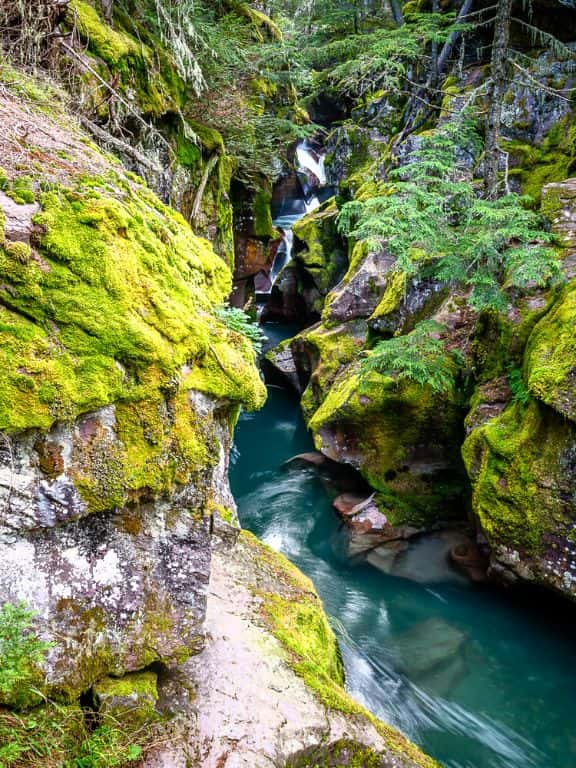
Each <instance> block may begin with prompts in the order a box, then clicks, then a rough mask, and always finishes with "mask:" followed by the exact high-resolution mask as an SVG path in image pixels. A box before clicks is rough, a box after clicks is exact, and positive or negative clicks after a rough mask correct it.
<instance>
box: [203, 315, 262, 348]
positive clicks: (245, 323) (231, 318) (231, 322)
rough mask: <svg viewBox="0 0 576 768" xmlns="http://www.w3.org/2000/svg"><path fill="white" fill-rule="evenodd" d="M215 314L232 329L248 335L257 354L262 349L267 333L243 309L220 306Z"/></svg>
mask: <svg viewBox="0 0 576 768" xmlns="http://www.w3.org/2000/svg"><path fill="white" fill-rule="evenodd" d="M215 314H216V317H217V318H218V320H220V321H221V322H223V323H224V325H225V326H226V327H227V328H229V329H230V330H231V331H234V332H235V333H240V334H242V335H243V336H246V338H247V339H249V340H250V342H251V344H252V346H253V347H254V351H255V352H256V354H259V353H260V352H261V351H262V344H263V343H264V341H265V340H266V334H265V333H264V332H263V330H262V328H261V327H260V326H259V325H258V324H257V323H253V322H252V321H251V320H250V317H249V316H248V315H247V314H246V312H244V310H243V309H237V308H236V307H229V306H223V307H218V309H217V310H216V312H215Z"/></svg>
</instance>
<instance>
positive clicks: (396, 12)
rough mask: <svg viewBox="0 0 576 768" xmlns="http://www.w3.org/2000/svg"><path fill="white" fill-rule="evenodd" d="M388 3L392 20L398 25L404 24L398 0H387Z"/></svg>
mask: <svg viewBox="0 0 576 768" xmlns="http://www.w3.org/2000/svg"><path fill="white" fill-rule="evenodd" d="M389 3H390V10H391V11H392V16H393V17H394V21H395V22H396V24H398V26H399V27H401V26H402V24H404V14H403V13H402V6H401V5H400V0H389Z"/></svg>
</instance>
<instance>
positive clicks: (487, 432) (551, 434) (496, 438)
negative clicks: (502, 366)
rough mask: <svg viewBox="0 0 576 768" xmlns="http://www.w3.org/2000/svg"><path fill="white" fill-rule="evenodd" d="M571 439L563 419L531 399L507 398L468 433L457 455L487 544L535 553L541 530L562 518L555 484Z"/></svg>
mask: <svg viewBox="0 0 576 768" xmlns="http://www.w3.org/2000/svg"><path fill="white" fill-rule="evenodd" d="M572 440H573V432H572V427H571V426H570V424H569V422H566V421H564V420H562V419H561V417H559V416H557V415H556V414H554V412H553V411H550V410H548V409H546V407H545V406H542V405H540V404H539V403H537V402H536V401H534V400H532V401H531V402H530V403H529V404H528V405H527V406H522V405H521V404H519V403H513V404H512V405H510V406H508V408H506V410H505V411H504V412H503V413H502V414H501V415H500V416H498V417H496V418H494V419H492V420H490V421H488V422H487V423H486V424H484V425H482V426H481V427H478V428H477V429H475V430H473V431H472V432H471V434H470V435H469V437H468V438H467V440H466V442H465V443H464V446H463V449H462V454H463V457H464V461H465V464H466V468H467V470H468V473H469V475H470V477H471V479H472V483H473V497H472V503H473V509H474V513H475V514H476V515H477V517H478V519H479V521H480V524H481V526H482V530H483V531H484V533H485V535H486V537H487V538H488V541H489V542H490V543H492V544H505V545H507V546H509V547H512V548H513V549H517V550H520V551H522V552H524V553H528V554H531V555H536V554H538V552H539V551H540V549H541V547H542V546H543V536H544V534H545V533H546V532H547V531H554V529H555V528H557V526H558V523H559V522H561V521H562V520H563V519H564V513H563V509H564V505H563V502H562V499H561V498H559V497H558V494H557V492H556V489H557V488H558V487H562V485H563V475H564V469H563V467H562V456H563V453H564V451H568V450H569V449H570V446H571V444H572V442H571V441H572Z"/></svg>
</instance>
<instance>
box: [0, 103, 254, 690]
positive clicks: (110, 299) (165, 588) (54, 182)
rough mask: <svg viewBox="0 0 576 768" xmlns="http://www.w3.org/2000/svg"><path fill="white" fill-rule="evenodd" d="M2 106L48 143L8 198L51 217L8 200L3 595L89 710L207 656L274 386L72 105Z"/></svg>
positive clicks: (170, 229)
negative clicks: (210, 590) (244, 468)
mask: <svg viewBox="0 0 576 768" xmlns="http://www.w3.org/2000/svg"><path fill="white" fill-rule="evenodd" d="M2 99H3V101H2V102H0V114H4V112H8V113H9V114H10V116H11V119H13V120H19V119H21V120H25V121H26V124H27V125H28V126H29V129H28V134H27V140H26V142H25V144H23V146H22V147H21V150H20V151H19V153H18V155H14V154H12V155H10V154H9V155H7V156H6V158H5V166H6V167H5V169H4V174H5V177H6V178H5V183H4V187H5V190H8V191H10V190H15V189H17V188H18V180H19V179H20V178H21V177H25V178H26V179H27V182H26V184H27V188H29V189H31V190H32V192H33V194H34V196H35V198H36V201H37V206H38V209H37V210H36V211H35V212H33V213H32V217H31V219H30V222H29V223H26V226H24V227H19V226H16V225H15V223H14V222H15V217H14V215H13V213H14V212H13V209H12V207H10V206H12V205H13V204H14V202H15V201H14V199H13V198H10V197H8V198H5V197H2V198H0V205H2V211H5V213H2V212H1V211H0V275H1V279H0V304H1V307H0V361H1V364H2V369H3V376H2V382H1V384H0V431H1V434H2V438H1V441H0V479H1V480H0V509H1V512H0V592H1V594H2V602H11V603H17V602H19V601H21V600H22V601H24V602H26V603H27V604H29V605H30V606H31V607H32V608H34V609H35V610H36V611H37V613H38V614H39V615H38V620H37V624H38V630H39V631H40V632H41V634H42V635H43V636H44V637H46V639H49V640H52V639H54V640H55V644H54V647H53V648H52V650H51V651H50V654H49V657H48V663H47V670H46V673H47V678H46V682H47V690H48V692H49V693H52V694H53V695H57V696H59V697H61V698H63V699H65V700H75V699H76V698H77V696H78V695H79V694H80V693H81V692H83V691H86V690H87V689H88V688H90V686H91V685H92V684H93V683H94V681H95V680H97V679H99V678H102V677H105V676H107V675H109V674H112V675H123V674H124V673H126V672H131V671H137V670H140V669H143V668H145V667H147V666H149V665H150V664H151V663H153V662H155V661H160V662H162V663H163V664H164V665H166V666H172V665H174V664H177V663H179V662H181V661H182V660H183V659H184V658H186V657H187V656H188V655H190V654H191V653H194V652H195V651H197V650H198V649H199V648H200V647H201V644H202V622H203V618H204V612H205V603H206V585H207V582H208V576H209V568H210V550H211V542H210V532H211V528H212V526H211V517H212V514H213V511H214V509H217V508H220V507H222V508H228V509H230V508H233V506H234V505H233V501H232V499H231V497H230V492H229V489H228V483H227V451H228V448H229V446H230V440H231V428H232V426H233V424H234V421H235V419H236V417H237V414H238V409H239V407H240V405H244V406H245V407H247V408H254V407H258V405H259V404H261V403H262V402H263V400H264V398H265V388H264V385H263V384H262V382H261V381H260V377H259V375H258V372H257V369H256V367H255V365H254V361H255V354H254V351H253V349H252V347H251V344H250V342H249V341H248V339H246V338H245V337H244V336H242V335H240V334H238V333H236V332H235V331H233V330H231V329H229V328H228V327H227V326H226V325H225V323H224V322H223V321H222V320H219V319H218V316H217V313H216V310H217V308H218V307H219V306H220V305H221V304H222V302H224V301H225V299H226V297H227V295H228V293H229V291H230V287H231V274H230V271H229V269H228V268H227V267H226V265H225V264H224V262H223V260H222V259H221V258H220V257H219V256H218V255H217V254H216V253H214V251H213V250H212V247H211V245H210V244H209V243H208V242H207V241H206V240H204V239H202V238H199V237H197V236H196V235H195V234H194V233H193V232H192V230H191V228H190V226H189V225H188V224H187V223H186V221H185V220H184V219H183V217H182V216H181V215H180V214H178V213H176V212H175V211H174V210H172V209H170V208H168V207H167V206H165V205H163V204H162V203H161V202H160V200H159V199H158V198H157V197H156V196H155V195H154V194H153V193H152V192H151V191H150V190H149V189H148V188H147V187H146V186H145V185H144V183H143V182H142V180H141V179H139V178H137V177H135V176H134V175H133V174H130V173H127V172H124V171H123V169H122V167H121V166H120V165H119V164H118V162H117V161H114V160H113V159H112V158H110V157H109V156H106V155H104V154H102V153H101V152H99V151H98V150H97V149H96V148H95V147H94V145H92V144H91V142H90V141H89V139H88V138H87V137H86V136H85V135H84V134H83V133H82V132H81V131H80V130H79V129H78V128H77V126H76V124H75V123H74V121H73V120H72V119H71V118H70V117H69V116H67V115H66V113H65V111H64V110H63V109H62V108H60V107H59V106H58V103H57V101H56V100H55V101H54V103H52V104H51V105H50V109H51V114H47V112H46V109H47V107H46V104H43V105H42V109H40V108H39V107H38V108H36V107H35V106H34V104H33V103H27V104H26V105H24V104H22V105H18V104H17V102H15V101H14V100H11V99H9V98H8V96H2ZM3 109H4V112H2V110H3ZM64 146H65V147H66V150H63V147H64ZM39 156H41V157H42V158H43V164H42V165H39V164H38V162H37V159H36V158H37V157H39ZM5 199H9V200H10V205H8V204H6V207H4V205H3V201H5ZM16 204H19V203H16ZM30 205H31V204H29V203H26V204H24V205H23V206H22V207H23V208H24V209H26V213H30V211H28V209H29V207H30ZM21 220H22V221H24V218H22V217H21Z"/></svg>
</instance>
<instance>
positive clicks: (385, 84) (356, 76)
mask: <svg viewBox="0 0 576 768" xmlns="http://www.w3.org/2000/svg"><path fill="white" fill-rule="evenodd" d="M469 27H470V25H467V24H461V23H460V24H458V23H455V14H454V13H445V14H441V13H412V14H410V15H409V16H407V22H406V24H403V25H402V26H401V27H397V28H394V29H377V30H375V31H374V32H371V33H368V34H362V35H348V36H347V37H345V38H343V39H340V40H336V41H334V42H330V43H329V44H327V45H326V46H325V47H323V48H320V49H319V50H318V51H317V52H316V53H315V54H314V53H313V54H311V56H312V59H313V62H314V64H315V65H317V66H318V65H320V66H330V73H329V75H328V81H329V82H330V83H331V84H332V85H334V86H336V87H337V88H338V90H340V91H343V92H344V93H346V94H348V95H353V96H364V95H366V94H370V93H375V92H376V91H379V90H382V89H383V90H385V91H389V92H394V91H402V90H406V89H407V88H406V87H407V85H408V83H407V81H406V78H407V76H408V69H409V68H410V67H413V66H414V65H415V64H417V63H418V62H419V61H421V60H422V57H423V55H424V53H425V51H426V49H427V47H428V46H429V44H430V43H436V44H437V43H443V42H445V41H446V40H447V39H448V38H449V37H450V36H451V35H452V34H454V33H455V32H463V31H465V30H467V29H469ZM334 59H336V61H340V62H341V63H339V64H338V65H337V66H335V67H334V66H333V62H334Z"/></svg>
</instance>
